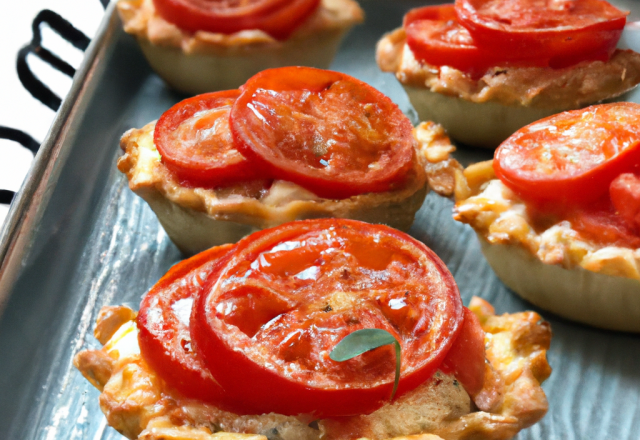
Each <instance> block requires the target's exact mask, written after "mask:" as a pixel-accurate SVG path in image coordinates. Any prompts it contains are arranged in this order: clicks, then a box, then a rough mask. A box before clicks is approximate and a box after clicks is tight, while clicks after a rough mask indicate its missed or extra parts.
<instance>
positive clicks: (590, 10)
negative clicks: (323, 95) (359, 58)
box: [376, 0, 640, 148]
mask: <svg viewBox="0 0 640 440" xmlns="http://www.w3.org/2000/svg"><path fill="white" fill-rule="evenodd" d="M552 3H553V4H552V5H551V6H549V5H548V2H541V1H537V0H514V1H506V0H456V2H455V5H439V6H427V7H423V8H418V9H413V10H411V11H409V12H408V13H407V14H406V15H405V17H404V23H403V27H402V28H399V29H396V30H395V31H392V32H390V33H388V34H386V35H385V36H384V37H383V38H382V40H381V41H380V42H379V43H378V46H377V52H376V58H377V61H378V65H379V66H380V68H381V69H382V70H383V71H386V72H391V73H393V74H395V76H396V78H397V79H398V80H399V81H400V83H401V84H402V85H403V87H404V88H405V91H406V92H407V95H408V96H409V99H410V101H411V103H412V104H413V106H414V108H415V109H416V111H417V112H418V115H419V116H420V118H421V119H423V120H426V119H428V120H433V121H436V122H438V123H440V124H442V125H443V126H444V127H445V129H446V130H447V132H448V133H449V134H450V136H451V137H452V138H453V139H455V140H459V141H460V142H462V143H465V144H467V145H473V146H480V147H487V148H495V147H496V146H497V145H499V144H500V143H501V142H502V141H503V140H505V139H506V138H507V137H508V136H510V135H511V134H512V133H514V132H515V131H516V130H517V129H519V128H521V127H523V126H525V125H527V124H529V123H532V122H534V121H536V120H538V119H542V118H543V117H546V116H550V115H553V114H555V113H559V112H562V111H566V110H571V109H577V108H581V107H585V106H587V105H591V104H595V103H598V102H600V101H603V100H610V99H613V98H616V97H619V96H620V95H622V94H624V93H625V92H627V91H629V90H630V89H632V88H633V87H635V86H636V85H637V84H638V83H640V54H638V53H635V52H633V51H630V50H618V49H616V44H617V41H618V39H619V37H620V35H621V33H622V30H623V28H624V26H625V21H626V15H627V13H625V12H622V11H620V10H618V9H616V8H615V7H613V6H611V5H610V4H608V3H607V2H605V1H603V0H574V1H570V2H552Z"/></svg>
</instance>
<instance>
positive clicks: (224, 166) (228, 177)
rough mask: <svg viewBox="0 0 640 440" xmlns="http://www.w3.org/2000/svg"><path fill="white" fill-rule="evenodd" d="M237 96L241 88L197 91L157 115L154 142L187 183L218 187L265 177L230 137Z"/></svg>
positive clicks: (173, 168)
mask: <svg viewBox="0 0 640 440" xmlns="http://www.w3.org/2000/svg"><path fill="white" fill-rule="evenodd" d="M238 96H240V92H239V91H238V90H227V91H223V92H214V93H206V94H204V95H198V96H195V97H193V98H189V99H185V100H184V101H181V102H179V103H177V104H176V105H174V106H173V107H171V108H170V109H169V110H167V111H166V112H164V113H163V114H162V116H160V119H158V122H157V123H156V127H155V131H154V134H153V141H154V143H155V146H156V148H157V149H158V152H159V153H160V155H161V156H162V161H163V163H164V164H165V165H166V166H167V168H169V169H170V170H172V171H173V172H175V173H176V174H177V175H178V177H179V178H180V179H181V180H182V181H183V182H184V183H186V184H192V185H195V186H208V187H216V186H227V185H229V184H232V183H235V182H238V181H243V180H251V179H258V178H262V177H265V176H262V175H260V174H259V173H258V171H257V168H256V167H254V166H253V164H252V163H251V162H250V161H248V160H247V159H246V158H245V157H244V156H243V155H242V154H240V153H239V152H238V150H236V148H235V146H234V144H233V140H232V139H231V132H230V131H229V112H230V111H231V106H232V105H233V103H234V102H235V101H236V98H237V97H238Z"/></svg>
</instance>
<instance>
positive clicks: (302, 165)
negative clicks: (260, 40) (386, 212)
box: [231, 67, 415, 198]
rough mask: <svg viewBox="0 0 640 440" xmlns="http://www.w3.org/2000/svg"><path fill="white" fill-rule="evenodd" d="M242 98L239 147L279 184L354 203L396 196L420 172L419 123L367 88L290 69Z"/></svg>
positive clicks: (254, 82) (274, 73) (234, 119)
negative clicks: (371, 196)
mask: <svg viewBox="0 0 640 440" xmlns="http://www.w3.org/2000/svg"><path fill="white" fill-rule="evenodd" d="M241 91H242V94H241V95H240V97H239V98H238V100H237V101H236V103H235V105H234V106H233V109H232V111H231V132H232V134H233V138H234V140H235V142H236V147H237V148H238V150H239V151H240V152H241V153H242V154H244V155H245V156H246V157H247V158H249V159H250V160H251V161H254V162H256V163H260V164H261V166H262V167H264V169H265V170H267V171H268V172H269V173H270V174H271V175H273V176H274V177H275V178H279V179H283V180H288V181H291V182H294V183H296V184H298V185H301V186H303V187H305V188H306V189H308V190H310V191H313V192H314V193H316V194H317V195H318V196H320V197H325V198H346V197H350V196H353V195H357V194H362V193H368V192H383V191H389V190H392V189H394V188H396V187H398V186H399V185H402V184H403V183H404V181H405V179H406V177H407V173H408V172H409V171H410V170H412V165H413V160H414V156H415V151H414V142H415V141H414V139H413V136H412V129H413V126H412V125H411V122H410V121H409V119H408V118H407V117H406V116H404V114H403V113H402V112H401V111H400V109H399V108H398V107H397V106H396V105H395V104H394V103H393V102H392V101H391V100H390V99H389V98H387V97H386V96H384V95H383V94H382V93H380V92H378V91H377V90H375V89H374V88H372V87H371V86H369V85H367V84H365V83H363V82H362V81H359V80H357V79H355V78H353V77H350V76H349V75H346V74H344V73H339V72H332V71H328V70H320V69H314V68H310V67H284V68H279V69H270V70H265V71H263V72H261V73H259V74H257V75H255V76H254V77H252V78H251V79H249V81H247V83H246V84H245V85H244V86H242V88H241Z"/></svg>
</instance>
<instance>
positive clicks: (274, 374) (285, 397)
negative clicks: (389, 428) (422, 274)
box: [191, 219, 464, 417]
mask: <svg viewBox="0 0 640 440" xmlns="http://www.w3.org/2000/svg"><path fill="white" fill-rule="evenodd" d="M354 231H356V232H357V233H361V234H363V235H362V236H363V237H368V238H366V240H368V241H367V242H368V243H370V240H371V239H372V237H375V236H376V234H378V236H379V237H380V238H379V239H380V240H381V241H382V242H383V243H403V246H405V247H403V248H402V249H409V250H406V251H403V252H407V253H408V254H410V255H414V254H413V252H420V255H421V257H420V258H421V260H420V261H423V259H427V260H428V261H429V262H430V263H429V265H430V266H429V267H431V268H433V271H435V272H437V275H435V274H434V275H429V276H433V277H437V279H439V280H441V281H440V282H441V283H442V284H441V285H440V286H435V285H430V288H429V289H430V293H429V294H430V295H431V294H433V295H444V297H442V301H445V300H444V298H445V297H446V301H445V302H442V303H441V302H438V303H437V304H438V306H437V308H438V310H442V312H439V313H444V315H443V316H441V315H437V316H439V317H438V318H435V317H434V318H432V319H433V320H434V321H433V322H436V321H437V322H438V323H439V325H441V326H442V327H437V328H435V329H434V328H432V327H431V325H430V324H429V326H428V327H427V329H428V333H429V334H430V335H431V334H434V335H438V336H434V337H435V338H436V339H435V340H437V341H438V342H437V343H436V342H433V341H432V343H431V344H432V345H430V343H428V342H425V344H426V345H425V347H426V346H429V347H430V348H429V352H428V356H427V358H420V360H417V361H412V362H417V364H415V365H414V366H413V367H410V366H407V364H406V363H405V364H404V365H405V367H403V375H402V377H401V380H400V384H399V388H398V393H397V395H398V396H400V395H402V394H404V393H406V392H408V391H410V390H412V389H414V388H415V387H417V386H418V385H420V384H421V383H423V382H424V381H425V380H427V379H428V378H429V377H431V375H432V374H433V373H434V372H435V371H436V370H437V368H438V367H439V365H440V363H441V361H442V360H443V359H444V357H445V356H446V354H447V352H448V350H449V348H450V347H451V345H452V344H453V341H454V340H455V338H456V337H457V335H458V334H459V331H460V327H461V321H462V317H463V313H464V312H463V307H462V304H461V302H460V297H459V292H458V290H457V287H456V285H455V281H454V280H453V277H452V276H451V274H450V273H449V272H448V270H447V269H446V267H445V266H444V263H442V261H440V260H439V259H438V258H437V257H436V256H435V254H433V252H432V251H431V250H429V249H428V248H427V247H426V246H425V245H424V244H422V243H420V242H418V241H417V240H414V239H413V238H411V237H409V236H407V235H406V234H403V233H401V232H399V231H395V230H393V229H391V228H388V227H385V226H380V225H369V224H365V223H362V222H358V221H354V220H339V219H322V220H308V221H299V222H294V223H288V224H285V225H282V226H279V227H277V228H273V229H271V230H265V231H261V232H258V233H256V234H253V235H252V236H251V237H250V238H247V239H244V240H242V241H241V242H239V243H238V247H237V250H236V252H234V255H233V257H232V258H231V259H230V260H229V262H228V263H227V264H226V266H225V268H224V269H223V270H222V271H221V272H220V273H217V274H216V275H215V276H212V277H210V278H209V279H208V280H207V285H206V287H205V290H204V291H203V292H207V293H206V294H202V295H201V296H200V297H199V299H198V301H197V303H196V304H195V305H194V308H193V313H192V321H191V322H192V325H191V334H192V337H193V340H194V342H195V343H196V347H197V350H198V352H199V353H201V354H202V355H203V356H204V358H205V362H206V364H207V366H208V368H209V370H210V371H211V373H212V375H213V376H214V377H215V378H216V380H217V381H218V382H219V383H220V384H221V385H222V386H223V387H224V388H225V390H226V391H227V392H228V393H229V394H230V395H237V396H243V397H244V401H243V408H242V409H241V412H242V413H246V414H252V413H267V412H276V413H279V414H285V415H297V414H303V413H304V414H313V415H314V417H331V416H344V415H356V414H366V413H370V412H372V411H374V410H376V409H377V408H379V407H380V406H381V405H382V404H383V403H384V402H385V401H388V399H389V397H390V394H391V391H392V388H393V379H392V377H391V378H390V380H386V379H385V380H382V381H376V382H375V383H373V384H372V383H371V382H366V386H365V385H358V386H357V387H356V386H355V385H354V383H359V382H357V379H356V382H348V383H349V384H350V385H340V382H331V381H329V382H327V381H328V379H326V378H325V376H326V375H325V376H316V373H311V372H312V371H316V369H315V367H313V366H311V367H309V368H310V369H311V370H304V371H309V374H313V376H307V373H306V372H304V373H300V375H298V376H295V377H294V376H291V375H289V374H288V373H287V374H284V371H288V370H282V371H281V370H279V368H280V367H278V365H280V362H281V361H268V362H267V361H265V362H266V363H261V362H258V361H254V360H253V359H252V358H250V357H249V356H250V355H251V356H254V354H251V353H262V350H270V351H272V352H277V353H276V354H277V355H278V356H279V355H280V354H282V351H278V350H279V348H278V347H279V346H281V345H282V344H279V345H277V344H271V343H269V342H267V344H266V345H259V346H257V345H256V344H257V341H258V342H259V341H262V340H263V339H256V336H253V330H252V331H251V333H250V334H251V335H252V337H250V338H249V337H245V336H242V335H240V331H238V330H237V329H235V330H234V328H232V327H229V326H228V325H227V324H224V323H223V321H222V319H220V317H219V315H220V313H222V312H221V310H223V309H225V310H226V309H228V307H229V306H228V304H230V303H225V302H224V301H221V300H219V299H218V298H223V299H224V298H226V297H225V296H224V295H226V293H224V292H227V291H225V290H224V288H226V287H224V286H228V285H229V282H231V283H235V282H237V281H234V280H238V279H239V278H238V276H237V275H236V274H241V273H245V272H244V271H245V269H246V270H249V272H251V271H255V270H258V269H257V267H258V266H256V264H257V263H254V262H256V261H258V258H259V257H260V258H263V257H265V258H266V257H269V256H270V255H272V254H273V253H274V252H276V251H275V250H273V249H274V248H275V247H276V246H281V247H282V248H285V247H287V246H288V245H287V246H285V244H286V243H295V242H296V240H298V239H299V240H304V243H307V244H306V245H304V246H315V244H313V243H314V242H313V237H322V236H323V234H327V233H328V234H333V233H334V232H335V234H339V235H338V237H352V235H350V234H353V233H356V232H354ZM340 234H346V235H340ZM300 237H303V238H300ZM363 240H365V239H364V238H363ZM338 241H339V240H338ZM347 246H352V243H351V242H348V244H347ZM354 246H356V247H355V248H353V247H348V249H350V251H349V252H360V254H361V255H362V256H363V258H365V260H366V258H367V257H366V255H367V254H368V253H369V254H373V253H374V251H369V252H367V249H368V248H367V247H366V246H365V247H363V248H360V249H358V248H357V247H358V246H359V245H358V244H357V243H356V244H355V245H354ZM385 246H386V245H385ZM394 246H395V245H394ZM276 249H277V248H276ZM292 249H293V248H292ZM323 249H324V248H323ZM354 249H355V250H354ZM394 249H395V247H394ZM417 249H419V251H418V250H417ZM267 251H268V252H267ZM278 252H280V251H278ZM283 252H284V251H283ZM286 252H289V251H288V250H287V251H286ZM296 252H297V253H295V254H294V256H292V257H291V258H292V259H293V260H292V261H297V260H299V259H304V258H307V259H308V261H312V262H313V261H315V260H314V259H313V256H312V255H307V253H306V247H305V248H299V250H297V251H296ZM327 252H328V251H327ZM345 252H347V251H342V250H340V251H338V254H344V253H345ZM338 254H334V255H338ZM319 255H324V254H319ZM384 255H387V254H383V255H381V256H379V258H373V255H370V257H369V258H371V259H370V261H365V263H366V264H369V265H371V266H372V267H375V266H376V265H382V266H384V265H385V264H387V263H385V261H383V260H385V259H386V258H387V257H385V256H384ZM389 255H393V252H391V254H389ZM274 258H275V257H274ZM335 258H341V255H338V256H337V257H335ZM392 258H395V257H392ZM260 261H263V260H260ZM260 264H261V265H262V264H264V265H265V266H264V267H266V268H267V269H266V270H267V272H265V273H266V274H267V275H265V276H270V275H268V274H270V273H271V272H269V271H281V270H282V268H281V267H280V266H278V265H277V258H276V259H275V260H271V261H267V262H266V263H265V262H264V261H263V262H262V263H260ZM274 264H275V266H274ZM421 264H422V263H421ZM254 266H255V267H254ZM382 266H381V267H382ZM301 267H302V266H301ZM385 267H386V266H385ZM296 270H298V269H296ZM327 270H329V269H327ZM429 271H431V269H429ZM249 272H246V276H245V279H247V277H249V278H248V279H249V280H253V278H251V277H250V275H249ZM338 273H340V272H338ZM429 273H431V272H429ZM289 278H290V279H292V280H293V281H291V282H294V281H295V280H294V279H293V278H292V277H291V276H289ZM347 278H348V277H347ZM347 278H345V280H346V279H347ZM269 279H271V278H269ZM319 279H320V278H319ZM229 280H231V281H229ZM256 282H257V281H244V283H245V285H249V286H251V285H255V284H252V283H256ZM274 286H275V285H274ZM314 286H315V284H314ZM230 288H231V289H233V288H232V287H230ZM220 289H222V290H220ZM263 289H268V290H269V291H270V292H274V293H275V294H277V295H279V293H278V292H280V291H279V290H278V289H276V287H273V286H272V285H268V287H263ZM314 289H320V287H314ZM432 290H433V292H440V293H431V291H432ZM219 292H221V293H219ZM331 292H333V291H331ZM445 292H446V293H445ZM407 294H408V292H407ZM287 298H289V297H287ZM410 298H411V297H410ZM434 298H435V297H434ZM437 298H440V296H437ZM434 301H440V299H438V300H435V299H434ZM367 304H368V303H367ZM390 304H391V302H390ZM367 307H368V306H367ZM367 307H365V308H364V309H358V310H359V311H358V312H357V313H359V315H355V316H358V321H354V323H352V324H347V325H353V327H349V328H351V329H353V330H357V329H358V328H363V327H362V326H364V327H367V328H369V325H370V324H371V323H373V324H374V325H375V323H376V322H377V321H376V319H377V318H376V317H378V316H380V312H379V311H376V310H374V309H369V308H367ZM285 309H286V308H285ZM303 309H304V307H303V308H302V309H300V310H303ZM291 310H292V309H290V308H289V311H288V312H285V313H283V314H282V315H280V316H278V317H275V318H271V321H269V325H268V326H267V325H263V326H262V329H261V332H262V333H263V334H266V333H268V332H269V331H271V329H273V327H274V326H276V325H279V324H278V322H283V320H286V316H284V315H287V316H291V317H293V318H292V319H290V320H288V321H286V322H287V323H288V324H287V325H286V326H285V327H282V328H284V329H287V331H289V330H290V329H294V328H295V329H298V330H295V331H294V332H293V333H285V335H284V336H283V337H285V339H284V340H283V341H288V340H289V339H287V338H288V336H286V335H287V334H290V335H293V334H299V333H298V332H299V331H300V330H303V329H305V328H309V327H304V325H307V324H304V325H303V326H302V327H295V325H302V324H296V322H302V323H304V322H307V321H304V319H305V318H300V319H303V321H299V320H298V318H296V317H301V316H302V315H300V314H296V313H297V312H296V311H295V310H298V309H295V310H294V311H293V312H291ZM314 310H315V309H314ZM354 310H355V309H354ZM445 310H446V312H444V311H445ZM323 312H326V313H327V314H328V315H327V316H329V317H328V318H326V319H328V320H325V321H322V320H321V321H317V322H319V323H331V322H333V321H331V319H332V317H338V318H340V319H342V318H341V316H342V315H340V314H339V312H338V311H333V310H332V309H331V307H328V308H327V309H326V310H323ZM225 313H226V312H225ZM300 313H302V312H300ZM330 313H333V314H330ZM247 316H249V315H247ZM283 316H284V317H283ZM309 316H317V315H309ZM321 316H322V317H324V316H325V315H324V314H321ZM445 316H446V317H445ZM266 319H268V318H266ZM309 319H311V318H309ZM314 319H315V318H314ZM322 319H324V318H322ZM430 319H431V318H430ZM362 321H364V324H363V322H362ZM311 322H316V321H311ZM356 322H359V324H356ZM419 322H422V321H418V323H419ZM425 322H432V321H425ZM387 324H388V323H387ZM311 325H312V326H313V324H311ZM317 325H318V327H317V328H318V329H319V328H321V327H322V326H321V324H317ZM421 325H426V324H418V325H417V327H416V328H422V327H421ZM289 326H293V327H289ZM313 328H315V327H313ZM331 328H334V327H331ZM338 328H341V330H340V333H335V335H336V337H335V338H337V339H340V338H341V336H338V335H346V334H348V332H349V329H348V328H347V329H345V328H344V327H336V329H338ZM378 328H380V327H378ZM383 328H384V327H383ZM386 328H387V330H388V331H390V332H395V330H394V328H393V327H391V326H388V325H387V327H386ZM419 331H423V330H419ZM432 332H435V333H432ZM314 334H315V333H314ZM322 334H323V333H320V334H319V336H314V339H315V340H322V338H323V336H322ZM331 334H333V333H331ZM420 334H421V335H422V333H420ZM396 337H399V336H396ZM423 337H424V336H420V338H423ZM335 338H334V339H335ZM401 339H402V338H401ZM267 341H269V340H267ZM402 341H404V342H401V344H403V345H404V346H405V348H406V347H408V345H407V344H409V342H407V341H406V340H405V339H402ZM335 343H337V340H334V341H333V342H332V344H334V345H335ZM256 347H264V348H256ZM301 347H302V350H303V351H304V352H306V351H308V347H307V345H306V344H303V345H302V346H301ZM325 347H326V349H325V350H322V351H321V353H324V354H323V355H322V356H324V355H325V354H326V356H327V358H328V353H329V351H330V350H331V348H330V347H329V346H325ZM255 350H258V351H255ZM278 353H280V354H278ZM312 353H316V352H313V351H312ZM403 353H404V354H403V359H405V358H406V359H413V358H412V357H411V353H409V352H407V351H406V350H404V351H403ZM287 354H288V353H287V352H285V353H284V356H286V355H287ZM294 354H295V353H294ZM365 355H369V356H370V357H372V358H374V359H376V360H377V359H382V360H385V361H386V362H385V366H387V365H390V366H391V369H390V372H393V369H394V367H393V366H394V355H393V349H392V348H391V347H389V346H387V347H381V348H379V349H376V350H374V351H372V352H369V353H365ZM365 355H362V356H365ZM221 359H223V361H221ZM268 359H272V358H271V357H269V358H268ZM273 359H276V358H273ZM280 359H282V358H280ZM322 359H324V358H322ZM349 362H357V361H356V360H352V361H347V363H349ZM267 364H268V365H269V366H266V365H267ZM282 365H284V366H283V367H282V368H285V367H286V365H288V364H287V362H285V363H284V364H282ZM296 365H297V364H296ZM315 365H323V364H322V363H317V364H315ZM329 365H331V368H335V366H336V365H337V366H338V368H339V369H340V368H348V366H345V367H341V366H340V365H338V364H337V363H335V362H333V361H331V363H330V364H329ZM358 365H359V364H358ZM412 365H413V364H412ZM291 368H293V367H291ZM295 368H298V367H295ZM409 368H413V369H412V370H410V371H409V372H407V369H409ZM345 371H346V370H345ZM301 377H303V379H301ZM340 377H342V376H340ZM318 381H321V383H322V384H324V385H313V384H314V383H315V382H318ZM318 383H320V382H318ZM329 383H332V384H333V385H329Z"/></svg>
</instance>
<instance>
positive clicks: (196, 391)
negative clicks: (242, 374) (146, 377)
mask: <svg viewBox="0 0 640 440" xmlns="http://www.w3.org/2000/svg"><path fill="white" fill-rule="evenodd" d="M232 249H233V245H224V246H218V247H215V248H212V249H210V250H208V251H205V252H202V253H200V254H198V255H196V256H194V257H192V258H190V259H188V260H185V261H182V262H180V263H178V264H176V265H175V266H173V267H172V268H171V269H170V270H169V272H167V274H166V275H165V276H163V277H162V278H161V279H160V281H158V282H157V283H156V284H155V285H154V286H153V288H151V290H150V291H149V292H148V293H147V294H146V296H145V297H144V299H143V300H142V304H141V305H140V312H139V313H138V329H139V334H138V341H139V344H140V351H141V353H142V357H143V358H144V360H145V361H146V362H147V363H148V364H149V365H150V366H151V368H152V369H153V371H155V372H156V373H158V375H159V376H160V377H161V378H162V379H164V380H165V381H166V382H167V383H168V384H169V385H171V386H173V387H174V388H176V389H177V390H178V391H180V392H181V393H182V394H184V395H185V396H187V397H191V398H195V399H200V400H202V401H205V402H210V403H214V404H217V405H222V406H224V404H223V402H224V401H225V400H226V398H225V396H224V391H223V389H222V388H221V387H220V385H218V383H217V382H216V381H215V380H214V379H213V377H212V376H211V374H210V373H209V370H208V369H207V368H206V367H205V365H204V363H203V361H202V358H201V357H200V356H199V355H198V353H196V351H195V350H194V349H193V347H192V345H191V336H190V333H189V318H190V315H191V306H192V303H193V301H194V298H195V297H196V296H197V295H198V294H199V293H200V290H201V289H202V287H203V285H204V282H205V280H206V279H207V277H208V275H209V274H210V273H211V272H212V271H213V270H215V269H216V267H217V265H219V264H220V263H221V262H222V261H223V260H224V259H225V258H228V256H229V253H230V252H231V251H232Z"/></svg>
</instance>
